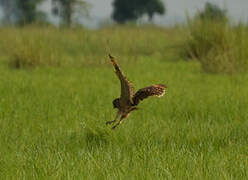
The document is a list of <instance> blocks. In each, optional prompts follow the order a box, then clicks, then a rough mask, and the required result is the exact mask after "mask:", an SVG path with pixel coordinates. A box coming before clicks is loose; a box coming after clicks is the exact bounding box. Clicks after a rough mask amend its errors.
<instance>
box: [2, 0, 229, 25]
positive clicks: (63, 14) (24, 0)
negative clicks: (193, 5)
mask: <svg viewBox="0 0 248 180" xmlns="http://www.w3.org/2000/svg"><path fill="white" fill-rule="evenodd" d="M45 1H48V2H50V3H51V7H52V8H51V9H52V10H51V11H52V14H53V15H54V16H57V17H59V18H60V24H63V25H66V26H71V25H72V24H73V23H75V22H77V19H78V18H77V17H82V16H88V15H89V9H90V7H91V6H90V4H89V3H87V2H86V1H85V0H0V6H1V7H2V10H3V14H4V17H3V20H2V23H3V24H6V25H8V24H17V25H25V24H31V23H35V22H38V23H48V19H47V14H46V13H45V12H43V11H41V10H40V9H39V8H38V7H39V5H41V3H44V2H45ZM112 6H113V9H114V10H113V13H112V19H113V20H114V21H116V22H117V23H121V24H123V23H126V22H129V21H136V20H137V19H139V18H141V17H143V16H144V15H146V16H147V17H148V19H149V21H152V19H153V18H154V15H155V14H159V15H163V14H165V13H166V8H165V4H164V3H163V2H162V0H132V1H128V0H113V3H112ZM198 17H200V18H201V19H204V18H211V19H223V17H226V10H223V9H221V8H219V7H218V6H217V5H215V4H212V3H209V2H207V3H206V4H205V9H203V10H202V11H201V12H200V13H198Z"/></svg>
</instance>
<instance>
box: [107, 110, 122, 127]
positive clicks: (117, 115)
mask: <svg viewBox="0 0 248 180" xmlns="http://www.w3.org/2000/svg"><path fill="white" fill-rule="evenodd" d="M120 115H121V112H120V111H118V112H117V114H116V116H115V119H114V120H113V121H107V122H106V125H108V124H112V123H114V122H115V121H116V120H117V119H118V117H119V116H120Z"/></svg>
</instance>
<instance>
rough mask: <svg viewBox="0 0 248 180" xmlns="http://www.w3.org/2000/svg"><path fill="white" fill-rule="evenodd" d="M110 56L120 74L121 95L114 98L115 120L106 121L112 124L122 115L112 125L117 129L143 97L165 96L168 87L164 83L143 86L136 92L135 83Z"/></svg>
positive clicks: (135, 108)
mask: <svg viewBox="0 0 248 180" xmlns="http://www.w3.org/2000/svg"><path fill="white" fill-rule="evenodd" d="M109 58H110V60H111V63H112V64H113V66H114V68H115V73H116V75H117V76H118V78H119V80H120V83H121V97H119V98H116V99H114V100H113V106H114V108H117V109H118V112H117V115H116V117H115V119H114V120H113V121H108V122H106V124H112V123H114V122H116V121H117V119H118V117H119V116H121V118H120V120H119V121H118V123H117V124H116V125H114V126H113V127H112V129H115V128H116V127H117V126H119V125H120V124H121V123H122V121H123V119H125V118H127V117H128V115H129V114H130V113H131V112H132V111H134V110H137V109H138V108H137V105H138V104H139V103H140V101H142V100H143V99H145V98H147V97H149V96H157V97H161V96H163V95H164V93H165V90H166V88H167V87H166V85H163V84H154V85H151V86H148V87H145V88H142V89H140V90H138V91H137V92H136V93H135V94H134V88H133V85H132V84H131V82H130V81H129V80H128V79H127V78H126V77H125V76H124V75H123V73H122V71H121V70H120V68H119V66H118V64H117V62H116V61H115V58H114V57H113V56H111V55H109Z"/></svg>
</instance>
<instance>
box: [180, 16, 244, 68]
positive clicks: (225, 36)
mask: <svg viewBox="0 0 248 180" xmlns="http://www.w3.org/2000/svg"><path fill="white" fill-rule="evenodd" d="M188 28H189V35H188V38H187V40H186V42H185V44H184V52H185V54H186V55H187V56H188V57H191V58H195V59H197V60H198V61H199V62H200V63H201V65H202V68H203V69H204V70H205V71H207V72H214V73H236V72H242V71H246V70H247V69H248V36H247V35H248V32H247V30H246V28H245V27H244V26H243V25H239V26H236V27H234V26H231V25H230V24H228V23H227V21H211V20H207V19H204V20H203V19H200V18H196V19H194V20H189V21H188Z"/></svg>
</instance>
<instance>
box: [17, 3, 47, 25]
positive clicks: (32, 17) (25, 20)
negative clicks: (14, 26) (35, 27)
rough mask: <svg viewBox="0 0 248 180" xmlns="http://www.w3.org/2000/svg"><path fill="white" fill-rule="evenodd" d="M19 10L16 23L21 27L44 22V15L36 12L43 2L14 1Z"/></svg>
mask: <svg viewBox="0 0 248 180" xmlns="http://www.w3.org/2000/svg"><path fill="white" fill-rule="evenodd" d="M16 1H17V8H18V9H19V18H18V22H19V24H21V25H24V24H30V23H33V22H36V21H43V20H45V14H44V13H43V12H41V11H38V10H37V6H38V5H39V4H40V3H41V2H42V1H43V0H25V1H23V0H16Z"/></svg>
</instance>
